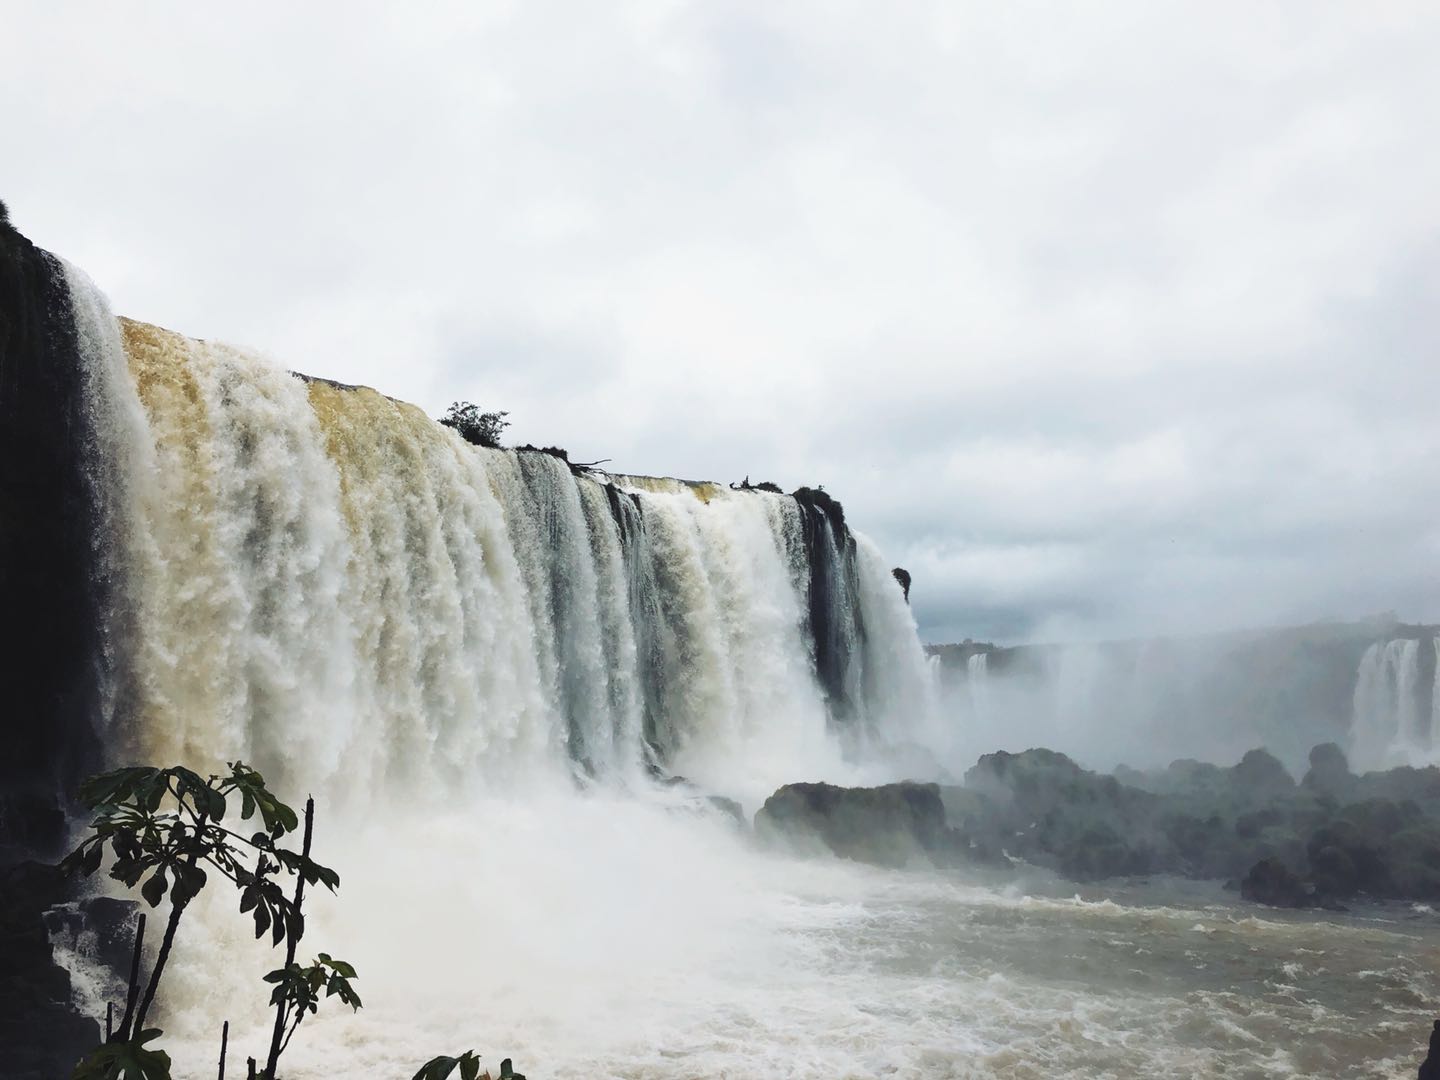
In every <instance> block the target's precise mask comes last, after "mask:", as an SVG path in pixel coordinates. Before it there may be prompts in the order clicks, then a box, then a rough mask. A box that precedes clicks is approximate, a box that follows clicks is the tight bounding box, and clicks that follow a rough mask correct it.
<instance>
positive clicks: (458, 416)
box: [440, 401, 510, 449]
mask: <svg viewBox="0 0 1440 1080" xmlns="http://www.w3.org/2000/svg"><path fill="white" fill-rule="evenodd" d="M509 415H510V414H509V413H508V412H481V411H480V406H478V405H473V404H471V403H470V402H468V401H456V402H454V403H452V404H451V406H450V409H449V411H447V412H446V413H445V415H444V416H442V417H441V418H440V423H442V424H444V425H445V426H446V427H452V428H454V429H455V430H456V431H458V432H459V433H460V436H461V438H463V439H464V440H465V441H466V442H469V443H474V444H475V445H476V446H489V447H494V448H496V449H498V448H499V446H500V435H501V433H502V432H504V430H505V429H506V428H507V427H509V426H510V421H508V420H506V419H505V417H507V416H509Z"/></svg>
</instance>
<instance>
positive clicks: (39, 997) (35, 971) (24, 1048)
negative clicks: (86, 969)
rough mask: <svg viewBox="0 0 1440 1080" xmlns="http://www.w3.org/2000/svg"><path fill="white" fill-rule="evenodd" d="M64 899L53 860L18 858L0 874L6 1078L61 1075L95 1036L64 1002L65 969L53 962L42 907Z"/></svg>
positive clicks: (90, 1024)
mask: <svg viewBox="0 0 1440 1080" xmlns="http://www.w3.org/2000/svg"><path fill="white" fill-rule="evenodd" d="M68 899H70V883H69V881H68V880H67V879H66V878H65V877H64V876H63V875H62V874H61V873H60V871H59V870H57V869H56V868H55V867H53V866H46V865H43V864H41V863H34V862H22V863H19V864H17V865H15V866H12V867H10V868H9V869H8V870H6V871H4V872H3V876H0V1046H3V1047H5V1048H6V1050H5V1059H4V1062H3V1064H0V1068H3V1070H4V1071H3V1075H4V1076H6V1077H10V1078H12V1080H54V1078H55V1077H62V1076H69V1075H70V1070H71V1069H72V1068H74V1066H75V1062H76V1061H77V1060H78V1059H79V1057H80V1055H81V1054H82V1053H83V1052H84V1051H85V1050H87V1049H89V1048H90V1047H92V1046H94V1045H96V1044H97V1043H99V1041H100V1025H99V1024H98V1023H97V1022H96V1021H95V1020H93V1019H90V1018H88V1017H82V1016H80V1015H78V1014H77V1013H76V1011H75V1009H74V1007H73V1005H72V1004H71V992H70V972H69V971H67V970H66V969H65V968H63V967H61V966H60V965H59V964H57V963H55V957H54V950H53V948H52V947H51V944H50V937H49V931H48V928H47V927H46V924H45V913H46V911H47V910H49V909H52V908H54V907H55V906H56V905H58V904H62V903H64V902H65V901H67V900H68Z"/></svg>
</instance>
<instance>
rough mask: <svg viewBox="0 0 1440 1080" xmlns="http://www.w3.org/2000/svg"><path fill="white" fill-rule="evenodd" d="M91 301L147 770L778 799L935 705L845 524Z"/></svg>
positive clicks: (86, 295) (89, 352) (131, 723)
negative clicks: (705, 784)
mask: <svg viewBox="0 0 1440 1080" xmlns="http://www.w3.org/2000/svg"><path fill="white" fill-rule="evenodd" d="M72 288H73V289H74V290H75V292H76V294H77V296H79V297H81V303H80V305H79V306H80V307H81V308H83V310H84V311H85V312H86V313H87V314H86V318H85V327H86V332H85V334H84V335H83V337H82V342H81V355H82V357H83V358H84V360H85V362H86V364H87V366H88V369H89V370H90V372H91V376H90V378H91V382H92V383H93V384H94V385H96V386H97V387H102V388H103V392H100V391H99V390H97V392H96V393H95V395H94V400H95V402H96V405H97V408H101V409H103V410H104V411H105V413H106V417H105V420H104V422H103V423H101V424H100V425H99V426H98V430H100V431H101V432H102V433H103V437H104V443H105V445H104V446H102V447H100V448H99V451H100V452H99V455H98V460H100V461H101V462H103V463H104V467H105V469H106V470H107V475H111V474H113V477H114V479H113V482H111V483H108V484H107V485H106V487H105V490H106V491H108V492H113V493H115V497H114V498H113V499H111V500H110V501H111V502H113V503H116V504H117V505H115V506H113V507H111V508H110V515H109V516H110V517H112V518H114V519H115V520H116V521H117V522H120V523H121V524H122V525H123V527H117V528H114V529H111V530H110V531H109V535H110V537H111V539H112V548H113V549H112V550H111V551H110V552H109V554H108V558H109V562H110V564H112V565H113V567H114V576H115V577H116V578H117V580H118V581H119V582H120V583H121V585H122V587H121V588H120V589H119V590H118V591H117V596H118V598H119V602H118V603H117V606H116V611H115V614H114V618H113V622H114V623H115V625H116V627H122V626H123V628H124V630H123V633H117V635H116V636H117V637H123V639H124V640H125V641H126V642H130V643H132V651H133V655H130V656H128V657H127V658H125V662H123V663H121V664H120V665H119V670H118V672H117V677H116V684H117V687H116V690H115V698H116V701H117V704H116V706H115V707H114V708H113V709H111V710H110V711H111V712H112V713H113V714H114V716H115V717H116V720H115V724H116V729H115V731H113V732H112V734H111V737H110V741H111V745H112V746H113V747H115V748H117V750H122V749H123V753H125V754H141V755H143V756H145V757H147V758H152V759H156V760H162V759H163V760H183V761H189V762H192V763H196V764H202V763H203V764H214V763H217V762H219V761H221V760H224V759H226V758H229V757H234V756H242V757H245V758H246V759H248V760H252V761H255V762H256V763H257V764H258V765H259V767H261V768H263V769H266V770H267V771H270V772H274V773H276V774H277V775H278V776H279V777H281V778H283V779H284V780H287V781H289V782H293V783H305V784H312V785H315V784H320V785H324V784H325V783H326V782H327V781H328V780H329V779H330V778H332V777H335V776H337V775H341V774H343V775H344V776H345V777H346V782H345V784H344V785H342V786H344V787H346V788H352V787H353V786H354V780H355V779H356V778H357V777H358V778H360V779H361V780H362V781H363V783H364V784H365V785H366V786H371V785H379V786H382V787H383V786H385V785H387V784H389V785H399V784H405V783H408V782H413V781H417V780H425V781H439V782H441V784H442V787H443V786H445V784H446V783H458V782H459V781H460V778H462V777H466V776H470V775H473V771H474V770H479V772H480V773H481V774H483V775H485V776H486V777H487V778H488V779H489V781H490V782H499V781H500V780H501V779H502V778H503V777H506V776H512V777H513V776H514V775H515V766H516V763H517V762H521V761H524V762H528V763H532V764H533V763H537V762H541V761H546V760H548V761H550V762H552V763H555V762H558V761H561V760H563V761H565V762H568V763H571V764H573V766H574V767H575V768H576V770H577V771H578V772H580V773H582V774H585V775H588V776H591V777H604V778H615V779H620V780H626V779H634V778H635V777H638V776H639V775H641V774H642V773H643V772H644V771H645V770H646V768H647V767H653V766H664V767H666V768H675V769H683V770H685V771H686V772H687V773H689V774H695V775H696V776H697V778H701V779H707V780H711V781H722V780H725V779H727V778H729V779H733V778H739V777H743V776H745V774H746V770H747V769H749V770H750V772H751V773H752V775H753V773H754V765H753V759H754V758H755V756H756V755H757V754H758V755H761V757H762V758H763V759H764V760H765V761H766V762H767V763H768V764H769V765H773V766H776V767H778V768H770V767H765V766H762V767H761V769H760V773H761V774H762V775H763V776H764V777H765V779H764V782H765V783H769V782H770V780H771V779H777V780H783V779H785V778H786V777H785V776H784V774H783V773H781V772H780V771H778V769H779V768H790V769H795V770H800V771H801V774H802V775H803V774H804V770H805V769H806V768H807V766H811V765H814V766H818V767H820V768H822V769H823V768H826V767H829V766H830V765H833V764H834V763H835V762H836V761H838V760H839V759H840V756H841V754H842V752H844V751H853V750H854V749H855V748H856V747H858V746H859V745H860V744H861V742H862V741H864V742H867V743H870V742H875V741H877V740H878V741H880V742H883V741H885V740H886V739H887V738H890V737H891V736H892V735H894V734H896V733H901V735H902V737H910V736H909V735H906V734H904V731H903V723H913V722H915V720H916V717H917V716H918V715H919V712H920V711H923V710H924V709H925V708H927V707H928V702H929V689H928V682H929V672H928V668H927V667H926V665H925V663H924V658H923V656H922V654H921V652H920V649H919V646H918V643H917V641H916V639H915V633H914V624H913V621H912V620H911V619H910V617H909V614H908V609H907V608H906V607H905V604H904V602H903V598H901V596H900V593H899V592H898V590H897V589H896V587H895V585H894V583H893V579H892V578H891V577H890V575H889V572H888V570H886V569H885V568H884V567H883V565H882V564H881V560H880V559H879V557H878V555H876V554H875V553H874V552H873V549H872V548H871V547H870V546H869V545H868V544H867V543H866V542H864V541H863V539H862V540H860V541H858V542H857V539H856V537H855V536H854V534H852V533H851V532H850V530H849V529H848V528H846V527H845V526H844V523H843V519H842V518H840V517H838V504H834V503H833V502H830V501H829V500H828V499H826V500H823V501H821V502H802V501H797V500H796V499H794V498H792V497H789V496H782V495H774V494H768V493H764V492H755V491H738V492H737V491H730V490H728V489H726V488H723V487H719V486H715V485H690V484H684V483H681V482H678V481H664V480H655V479H646V478H639V477H626V476H616V477H608V476H606V475H605V474H603V473H595V474H590V475H576V474H574V473H573V472H572V470H571V469H570V468H569V467H568V466H567V464H566V463H564V462H563V461H561V460H559V459H558V458H556V457H553V456H551V455H548V454H543V453H536V452H511V451H495V450H488V449H484V448H479V447H474V446H470V445H468V444H466V443H464V442H463V441H462V440H461V439H460V438H459V437H458V436H457V435H456V434H454V433H453V432H451V431H449V430H448V429H446V428H443V427H441V426H440V425H438V424H436V423H434V422H432V421H431V420H429V419H428V418H426V417H425V416H423V415H422V414H420V413H419V412H418V410H416V409H414V408H412V407H411V406H408V405H404V404H402V403H399V402H395V401H392V400H390V399H388V398H385V397H384V396H382V395H380V394H378V393H376V392H374V391H372V390H369V389H365V388H349V387H342V386H340V385H339V384H333V383H329V382H326V381H322V380H313V379H312V380H302V379H300V378H296V377H294V376H292V375H289V374H287V373H285V372H284V371H281V370H280V369H278V368H275V367H273V366H272V365H270V364H268V363H266V362H264V361H262V360H259V359H257V358H255V357H253V356H250V355H248V354H245V353H243V352H240V351H238V350H235V349H231V348H228V347H225V346H219V345H212V344H207V343H202V342H198V341H192V340H190V339H187V338H184V337H181V336H180V335H177V334H173V333H170V332H168V331H164V330H160V329H158V328H156V327H152V326H147V325H144V324H140V323H134V322H129V321H123V322H122V323H118V324H117V323H116V322H115V321H114V320H113V319H109V318H108V317H107V315H106V314H105V309H104V304H103V300H102V299H100V298H99V296H98V294H97V293H95V292H94V290H93V287H91V286H89V285H88V283H87V282H85V281H83V280H81V278H80V277H79V276H78V275H77V276H74V277H73V278H72ZM127 359H128V367H127V364H126V360H127ZM891 594H894V595H891ZM861 733H863V740H862V738H861ZM747 762H749V763H750V764H748V765H747ZM707 772H708V773H711V774H713V775H710V776H706V775H705V774H706V773H707ZM764 793H765V792H763V791H761V790H759V788H756V789H755V790H747V791H744V792H742V794H744V795H746V796H748V797H755V796H760V795H763V794H764Z"/></svg>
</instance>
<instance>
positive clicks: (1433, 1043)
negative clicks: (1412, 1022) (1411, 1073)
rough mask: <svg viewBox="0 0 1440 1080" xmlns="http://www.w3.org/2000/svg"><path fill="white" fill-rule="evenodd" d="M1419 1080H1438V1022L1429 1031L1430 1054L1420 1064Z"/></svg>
mask: <svg viewBox="0 0 1440 1080" xmlns="http://www.w3.org/2000/svg"><path fill="white" fill-rule="evenodd" d="M1420 1080H1440V1020H1436V1021H1435V1026H1434V1027H1432V1028H1431V1029H1430V1052H1429V1053H1428V1054H1426V1055H1425V1060H1424V1061H1422V1062H1421V1063H1420Z"/></svg>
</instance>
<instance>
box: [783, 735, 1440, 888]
mask: <svg viewBox="0 0 1440 1080" xmlns="http://www.w3.org/2000/svg"><path fill="white" fill-rule="evenodd" d="M1337 754H1338V751H1337V750H1336V749H1335V748H1334V747H1326V746H1321V747H1317V748H1316V750H1315V753H1314V754H1313V755H1312V761H1313V762H1314V765H1313V766H1312V769H1311V771H1310V772H1309V773H1307V774H1306V777H1305V779H1304V781H1302V782H1301V783H1299V784H1297V783H1296V782H1295V781H1294V779H1293V778H1292V777H1291V776H1290V774H1289V773H1287V772H1286V771H1285V769H1284V768H1283V767H1282V766H1281V765H1280V762H1279V761H1278V760H1277V759H1276V758H1275V757H1274V756H1273V755H1271V754H1269V753H1267V752H1266V751H1264V750H1252V751H1250V752H1249V753H1247V754H1246V755H1245V756H1244V757H1243V758H1242V759H1241V760H1240V762H1239V763H1237V764H1236V765H1233V766H1230V767H1224V766H1219V765H1212V764H1208V763H1204V762H1198V761H1176V762H1173V763H1172V764H1171V765H1170V766H1169V768H1167V769H1163V770H1159V771H1156V772H1151V773H1142V772H1139V771H1137V770H1133V769H1128V770H1123V771H1120V773H1119V775H1114V776H1110V775H1104V774H1100V773H1095V772H1091V771H1090V770H1088V769H1084V768H1081V767H1080V766H1079V765H1077V764H1076V763H1075V762H1074V761H1072V760H1071V759H1070V758H1068V757H1066V756H1065V755H1064V754H1060V753H1056V752H1055V751H1053V750H1045V749H1034V750H1027V751H1025V752H1023V753H1019V754H1011V753H1005V752H1003V751H1002V752H998V753H994V754H986V755H985V756H984V757H982V758H980V760H979V761H978V762H977V763H976V764H975V766H974V767H973V768H971V769H970V770H969V771H968V772H967V773H966V774H965V778H964V784H963V785H958V786H946V787H939V786H936V785H933V784H891V785H887V786H885V787H878V788H853V789H852V788H839V787H834V786H832V785H829V784H792V785H788V786H787V787H783V788H781V789H780V790H779V791H777V792H776V793H775V794H774V795H772V796H771V797H770V799H769V800H767V801H766V803H765V806H764V807H763V808H762V809H761V811H760V813H759V814H758V815H757V816H756V829H757V830H758V831H759V832H761V833H762V834H764V833H784V834H787V835H789V836H791V837H799V838H802V839H806V840H808V841H809V842H810V844H811V846H812V847H814V848H818V849H821V850H828V851H831V852H833V853H835V854H837V855H841V856H843V857H846V858H852V859H857V860H859V861H862V862H868V863H873V864H876V865H880V866H904V865H907V864H909V863H911V862H914V861H916V860H917V858H924V859H926V860H928V861H929V862H931V863H940V864H949V863H955V862H960V861H967V862H972V863H987V864H994V865H1002V866H1003V865H1008V864H1010V863H1011V862H1015V861H1022V862H1024V863H1028V864H1030V865H1033V866H1039V867H1044V868H1047V869H1050V870H1053V871H1054V872H1055V873H1057V874H1059V875H1061V876H1063V877H1066V878H1069V879H1071V880H1074V881H1094V880H1099V879H1104V878H1112V877H1125V876H1136V875H1146V874H1175V875H1180V876H1184V877H1191V878H1205V879H1220V880H1227V879H1228V880H1235V881H1238V882H1239V883H1240V888H1241V892H1242V894H1243V895H1244V896H1246V897H1247V898H1249V899H1253V900H1255V901H1256V902H1259V903H1265V904H1271V905H1275V906H1285V907H1297V906H1300V907H1307V906H1313V905H1318V906H1327V907H1335V906H1339V905H1341V904H1344V903H1345V902H1347V901H1352V900H1355V899H1359V898H1369V899H1373V900H1440V769H1433V768H1432V769H1409V768H1405V769H1392V770H1390V771H1388V772H1384V773H1370V774H1367V775H1365V776H1360V777H1356V776H1353V775H1352V774H1350V771H1349V768H1348V767H1347V766H1346V765H1345V762H1344V755H1343V754H1339V756H1338V758H1337ZM1336 792H1340V793H1342V794H1344V795H1345V798H1346V800H1347V801H1341V800H1340V799H1339V798H1337V797H1336V795H1335V793H1336Z"/></svg>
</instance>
